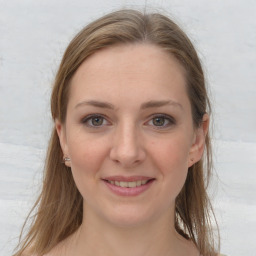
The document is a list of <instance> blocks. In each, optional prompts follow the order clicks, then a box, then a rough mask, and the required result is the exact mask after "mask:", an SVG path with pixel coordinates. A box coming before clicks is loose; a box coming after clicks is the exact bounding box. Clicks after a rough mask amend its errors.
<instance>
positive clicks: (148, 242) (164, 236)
mask: <svg viewBox="0 0 256 256" xmlns="http://www.w3.org/2000/svg"><path fill="white" fill-rule="evenodd" d="M181 243H184V239H182V238H181V237H180V236H179V235H178V234H177V233H176V231H175V228H174V211H173V210H172V211H169V212H167V213H166V214H165V216H159V218H156V219H155V221H150V222H148V223H146V222H145V223H143V224H140V225H137V226H133V227H130V226H129V227H121V226H116V225H113V224H111V223H108V222H106V221H103V220H102V219H100V218H99V217H97V215H96V214H95V213H91V212H90V211H89V210H88V209H87V211H86V216H84V220H83V223H82V225H81V227H80V228H79V230H78V231H77V232H76V233H75V234H74V236H73V238H72V242H71V243H70V251H72V255H75V256H82V255H83V256H85V255H86V256H92V255H105V256H120V255H121V256H130V255H133V256H142V255H147V256H155V255H161V256H162V255H163V256H166V255H168V256H169V255H170V256H172V255H175V256H176V255H181V254H180V249H179V248H180V247H181V246H180V245H181ZM71 248H72V249H71Z"/></svg>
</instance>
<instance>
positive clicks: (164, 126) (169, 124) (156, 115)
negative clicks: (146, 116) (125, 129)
mask: <svg viewBox="0 0 256 256" xmlns="http://www.w3.org/2000/svg"><path fill="white" fill-rule="evenodd" d="M155 118H164V125H160V126H157V125H154V124H152V126H154V127H155V128H156V129H165V128H168V127H170V126H172V125H175V124H176V120H175V119H174V118H173V117H172V116H169V115H166V114H155V115H153V116H152V117H151V119H150V120H149V121H148V122H147V123H149V122H153V120H154V119H155ZM166 121H167V122H168V123H167V124H166Z"/></svg>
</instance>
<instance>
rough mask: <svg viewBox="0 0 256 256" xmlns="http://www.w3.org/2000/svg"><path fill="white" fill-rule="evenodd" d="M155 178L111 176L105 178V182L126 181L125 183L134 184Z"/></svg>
mask: <svg viewBox="0 0 256 256" xmlns="http://www.w3.org/2000/svg"><path fill="white" fill-rule="evenodd" d="M152 179H154V178H152V177H147V176H130V177H125V176H109V177H104V178H103V180H109V181H124V182H132V181H139V180H152Z"/></svg>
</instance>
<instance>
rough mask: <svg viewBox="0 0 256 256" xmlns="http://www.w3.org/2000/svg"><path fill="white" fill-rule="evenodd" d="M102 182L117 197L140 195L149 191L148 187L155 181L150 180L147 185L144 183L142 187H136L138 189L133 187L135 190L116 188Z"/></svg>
mask: <svg viewBox="0 0 256 256" xmlns="http://www.w3.org/2000/svg"><path fill="white" fill-rule="evenodd" d="M103 181H104V183H105V184H106V185H107V187H108V188H109V189H110V190H111V191H112V192H114V193H115V194H116V195H119V196H137V195H140V194H142V193H143V192H144V191H146V190H147V189H149V188H150V186H151V185H152V183H153V182H154V181H155V180H150V181H149V182H148V183H146V184H144V185H141V186H138V187H135V188H123V187H119V186H116V185H114V184H111V183H109V182H107V181H105V180H103Z"/></svg>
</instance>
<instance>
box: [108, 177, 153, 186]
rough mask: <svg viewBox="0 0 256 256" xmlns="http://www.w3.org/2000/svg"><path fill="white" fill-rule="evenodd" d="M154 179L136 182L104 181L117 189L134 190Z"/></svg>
mask: <svg viewBox="0 0 256 256" xmlns="http://www.w3.org/2000/svg"><path fill="white" fill-rule="evenodd" d="M153 180H154V179H148V180H137V181H117V180H106V179H104V181H106V182H108V183H110V184H112V185H115V186H117V187H122V188H136V187H141V186H143V185H146V184H147V183H149V182H150V181H153Z"/></svg>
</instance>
